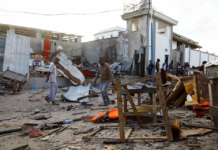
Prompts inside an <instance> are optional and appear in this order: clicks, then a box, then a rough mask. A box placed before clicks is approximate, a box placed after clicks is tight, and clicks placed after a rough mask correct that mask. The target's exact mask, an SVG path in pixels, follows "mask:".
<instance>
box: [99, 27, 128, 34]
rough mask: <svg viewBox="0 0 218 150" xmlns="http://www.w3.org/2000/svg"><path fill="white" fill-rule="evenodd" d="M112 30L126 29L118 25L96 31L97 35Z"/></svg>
mask: <svg viewBox="0 0 218 150" xmlns="http://www.w3.org/2000/svg"><path fill="white" fill-rule="evenodd" d="M111 31H126V29H125V28H122V27H118V26H117V27H113V28H109V29H105V30H102V31H100V32H97V33H95V35H96V34H101V33H105V32H111Z"/></svg>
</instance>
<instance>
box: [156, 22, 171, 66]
mask: <svg viewBox="0 0 218 150" xmlns="http://www.w3.org/2000/svg"><path fill="white" fill-rule="evenodd" d="M159 22H160V21H159V20H158V21H156V27H155V28H156V33H154V34H155V43H154V44H155V62H156V61H157V59H160V67H162V64H163V63H165V55H169V60H168V63H170V55H171V52H170V50H171V48H170V45H171V44H170V38H171V35H172V32H171V31H172V30H171V28H172V27H171V26H170V25H168V24H166V23H164V24H165V25H166V26H167V27H166V34H165V35H162V34H158V23H159ZM162 23H163V22H162ZM166 49H167V51H166ZM168 65H169V64H168Z"/></svg>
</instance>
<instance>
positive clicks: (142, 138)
mask: <svg viewBox="0 0 218 150" xmlns="http://www.w3.org/2000/svg"><path fill="white" fill-rule="evenodd" d="M90 139H107V140H119V138H118V137H114V138H110V137H90ZM126 140H167V137H166V136H160V137H138V138H137V137H129V138H126Z"/></svg>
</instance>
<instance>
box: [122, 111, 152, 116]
mask: <svg viewBox="0 0 218 150" xmlns="http://www.w3.org/2000/svg"><path fill="white" fill-rule="evenodd" d="M138 115H139V116H152V115H150V114H148V113H147V112H138ZM124 116H128V117H134V116H136V115H135V113H134V112H124Z"/></svg>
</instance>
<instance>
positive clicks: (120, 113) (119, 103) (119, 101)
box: [116, 78, 125, 142]
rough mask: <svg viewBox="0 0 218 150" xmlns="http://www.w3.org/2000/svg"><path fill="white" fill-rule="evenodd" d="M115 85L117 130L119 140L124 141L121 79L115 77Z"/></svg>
mask: <svg viewBox="0 0 218 150" xmlns="http://www.w3.org/2000/svg"><path fill="white" fill-rule="evenodd" d="M116 87H117V107H118V116H119V130H120V141H121V142H125V130H124V123H125V122H124V119H123V106H122V93H121V90H122V87H121V79H120V78H118V79H116Z"/></svg>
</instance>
